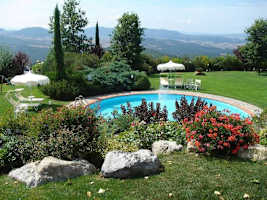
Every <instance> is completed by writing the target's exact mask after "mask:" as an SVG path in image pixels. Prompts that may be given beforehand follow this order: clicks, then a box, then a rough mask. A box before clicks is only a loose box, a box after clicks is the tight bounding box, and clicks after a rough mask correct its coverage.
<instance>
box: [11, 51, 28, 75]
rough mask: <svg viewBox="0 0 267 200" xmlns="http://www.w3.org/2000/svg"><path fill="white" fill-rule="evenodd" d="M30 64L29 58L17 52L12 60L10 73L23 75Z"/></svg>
mask: <svg viewBox="0 0 267 200" xmlns="http://www.w3.org/2000/svg"><path fill="white" fill-rule="evenodd" d="M29 64H30V59H29V56H28V55H27V54H25V53H22V52H18V53H16V55H15V56H14V58H13V59H12V73H13V75H14V76H15V75H19V74H23V73H24V70H25V68H26V66H27V65H29Z"/></svg>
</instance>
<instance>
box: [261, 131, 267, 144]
mask: <svg viewBox="0 0 267 200" xmlns="http://www.w3.org/2000/svg"><path fill="white" fill-rule="evenodd" d="M259 136H260V144H261V145H265V146H267V129H262V130H261V131H260V133H259Z"/></svg>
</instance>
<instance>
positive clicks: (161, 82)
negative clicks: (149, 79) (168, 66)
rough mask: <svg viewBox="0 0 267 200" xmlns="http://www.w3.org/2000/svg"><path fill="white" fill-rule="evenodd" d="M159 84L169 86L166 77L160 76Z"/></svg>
mask: <svg viewBox="0 0 267 200" xmlns="http://www.w3.org/2000/svg"><path fill="white" fill-rule="evenodd" d="M160 85H161V86H163V87H169V81H168V78H163V77H160Z"/></svg>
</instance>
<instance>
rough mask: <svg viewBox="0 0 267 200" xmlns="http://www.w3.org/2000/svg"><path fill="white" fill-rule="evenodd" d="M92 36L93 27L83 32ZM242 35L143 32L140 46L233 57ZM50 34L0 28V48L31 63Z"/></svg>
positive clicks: (107, 33)
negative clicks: (7, 48)
mask: <svg viewBox="0 0 267 200" xmlns="http://www.w3.org/2000/svg"><path fill="white" fill-rule="evenodd" d="M112 31H113V29H112V28H106V27H100V39H101V44H102V46H103V47H104V48H108V47H109V45H110V38H111V34H112ZM85 33H86V35H87V36H89V37H94V34H95V28H94V27H90V28H87V29H85ZM245 37H246V35H245V34H232V35H231V34H228V35H209V34H185V33H180V32H178V31H170V30H162V29H145V34H144V41H143V45H144V47H145V48H146V52H147V53H149V54H152V55H153V56H160V55H168V56H190V57H191V56H197V55H207V56H212V57H213V56H219V55H225V54H232V51H233V49H234V48H235V47H237V46H239V45H242V44H244V43H245ZM51 38H52V37H51V34H50V33H49V32H48V30H47V29H45V28H41V27H31V28H24V29H21V30H17V31H9V30H4V29H0V45H1V46H7V47H9V48H10V49H11V50H12V51H14V52H17V51H23V52H25V53H27V54H28V55H29V56H30V57H31V60H32V61H33V62H35V61H36V60H44V59H45V57H46V56H47V54H48V51H49V48H50V46H51Z"/></svg>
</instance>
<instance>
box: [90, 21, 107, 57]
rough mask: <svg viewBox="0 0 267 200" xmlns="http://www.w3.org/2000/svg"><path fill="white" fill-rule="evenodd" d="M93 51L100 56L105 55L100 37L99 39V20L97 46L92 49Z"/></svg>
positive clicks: (96, 33)
mask: <svg viewBox="0 0 267 200" xmlns="http://www.w3.org/2000/svg"><path fill="white" fill-rule="evenodd" d="M92 53H94V54H95V55H97V56H98V58H101V57H102V56H103V55H104V53H105V52H104V49H103V48H102V47H101V45H100V39H99V28H98V22H97V23H96V26H95V46H94V48H93V49H92Z"/></svg>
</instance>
